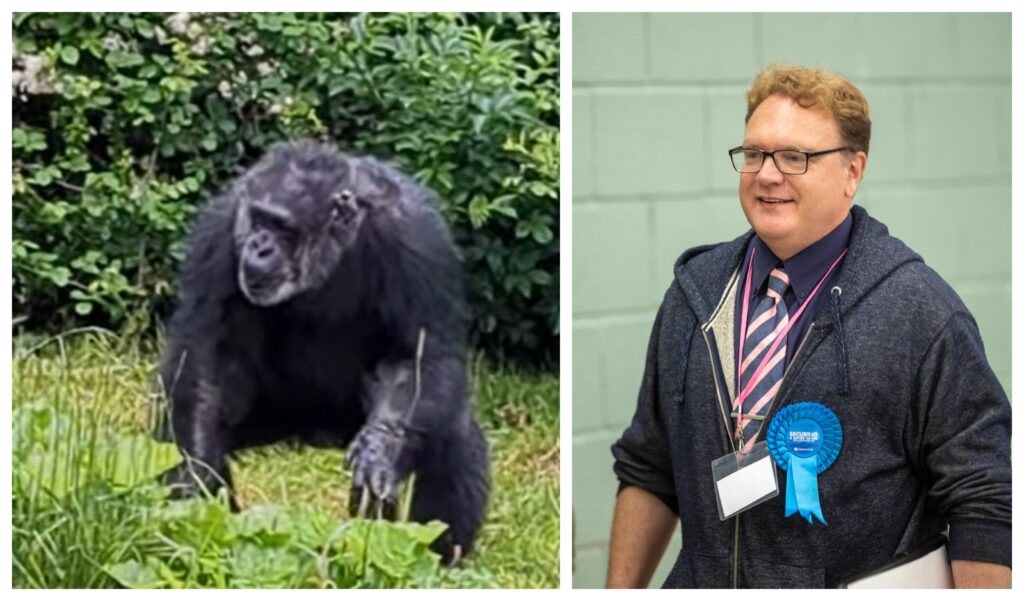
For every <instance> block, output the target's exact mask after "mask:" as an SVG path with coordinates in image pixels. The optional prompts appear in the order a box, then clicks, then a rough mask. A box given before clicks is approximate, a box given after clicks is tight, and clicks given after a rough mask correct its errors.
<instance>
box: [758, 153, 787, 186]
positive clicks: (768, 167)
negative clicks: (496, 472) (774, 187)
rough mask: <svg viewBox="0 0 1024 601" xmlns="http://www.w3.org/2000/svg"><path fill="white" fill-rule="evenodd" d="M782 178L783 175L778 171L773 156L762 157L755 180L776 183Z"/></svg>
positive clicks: (783, 177)
mask: <svg viewBox="0 0 1024 601" xmlns="http://www.w3.org/2000/svg"><path fill="white" fill-rule="evenodd" d="M783 179H785V175H784V174H783V173H782V172H781V171H779V168H778V166H777V165H776V164H775V160H774V158H773V157H769V156H766V157H764V164H763V165H761V170H760V171H758V172H757V181H758V182H759V183H763V184H769V183H771V184H777V183H779V182H781V181H782V180H783Z"/></svg>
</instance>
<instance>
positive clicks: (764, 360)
mask: <svg viewBox="0 0 1024 601" xmlns="http://www.w3.org/2000/svg"><path fill="white" fill-rule="evenodd" d="M756 250H757V249H756V248H751V249H750V262H749V263H748V264H747V280H746V286H745V287H744V289H743V314H742V315H741V321H740V353H739V357H737V358H736V387H737V388H740V389H741V390H742V392H741V393H740V394H739V395H738V396H737V397H736V400H735V401H733V402H732V409H733V411H735V412H737V413H736V414H737V418H736V427H737V428H739V429H740V430H742V429H743V423H744V422H743V411H742V410H741V408H742V407H743V402H744V401H746V400H747V397H748V396H750V392H751V391H752V390H753V388H754V386H753V385H754V383H756V382H757V381H758V380H759V378H760V377H761V372H763V371H764V370H765V366H766V365H768V361H769V360H770V359H771V357H772V356H773V355H774V354H775V350H776V349H778V348H779V344H781V343H782V341H783V340H785V339H786V335H788V334H789V330H790V329H792V327H793V326H794V325H796V323H797V322H798V321H799V320H800V317H801V316H802V315H803V313H804V309H806V308H807V306H808V305H810V304H811V299H813V298H814V296H815V295H816V294H818V289H819V288H821V285H822V284H824V283H825V280H827V279H828V276H829V275H831V274H832V272H833V271H834V270H835V268H836V265H839V261H841V260H842V259H843V257H845V256H846V251H847V249H845V248H844V249H843V252H841V253H839V256H838V257H837V258H836V260H835V261H833V262H832V266H831V267H829V268H828V271H826V272H825V275H823V276H821V279H820V280H818V285H817V286H815V287H814V290H813V291H811V294H810V296H808V297H807V298H806V299H804V302H802V303H800V307H799V308H798V309H797V310H796V314H795V315H793V319H790V320H789V323H787V324H786V327H785V328H783V329H782V332H780V333H779V335H778V336H776V338H775V342H773V343H772V345H771V347H770V348H769V349H768V352H767V353H765V354H764V356H763V357H761V362H760V363H759V364H758V365H757V369H756V370H755V371H754V373H753V375H751V376H750V381H749V382H747V386H746V388H743V387H742V385H741V384H742V378H743V343H744V342H745V341H746V339H747V308H748V306H749V305H750V278H751V274H752V273H753V271H754V251H756ZM780 302H785V301H780ZM769 401H771V399H770V398H766V399H762V400H761V401H758V403H757V404H756V405H755V406H753V407H751V408H750V411H749V412H747V414H748V415H756V414H757V412H758V411H760V410H761V408H762V407H763V406H764V405H765V404H766V403H768V402H769Z"/></svg>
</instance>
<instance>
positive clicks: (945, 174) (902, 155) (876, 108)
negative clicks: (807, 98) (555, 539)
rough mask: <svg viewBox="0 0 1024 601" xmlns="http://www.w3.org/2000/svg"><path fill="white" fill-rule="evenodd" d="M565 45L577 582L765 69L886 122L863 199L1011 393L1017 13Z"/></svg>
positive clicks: (837, 21) (631, 28)
mask: <svg viewBox="0 0 1024 601" xmlns="http://www.w3.org/2000/svg"><path fill="white" fill-rule="evenodd" d="M572 44H573V48H572V52H573V54H572V56H573V64H572V71H573V107H572V114H573V126H572V127H573V129H572V132H573V133H572V143H573V162H572V177H573V241H572V243H573V308H572V309H573V361H572V363H573V366H572V369H573V395H572V397H573V399H572V409H573V413H572V415H573V454H572V457H573V471H572V473H573V489H572V490H573V508H574V510H575V512H576V528H577V530H576V552H577V555H576V574H575V577H574V581H573V584H574V586H576V587H595V586H601V585H602V584H603V582H604V577H605V567H606V564H607V560H608V554H607V544H608V533H609V529H610V526H611V516H612V506H613V502H614V496H615V490H616V486H617V482H616V480H615V478H614V476H613V474H612V471H611V463H612V457H611V453H610V451H609V446H610V445H611V443H612V442H613V441H615V440H616V439H617V438H618V436H619V434H620V433H621V432H622V429H623V428H624V427H625V425H626V424H627V422H628V420H629V419H630V417H631V416H632V413H633V409H634V406H635V403H636V392H637V389H638V386H639V382H640V376H641V370H642V367H643V357H644V351H645V348H646V341H647V337H648V334H649V332H650V327H651V323H652V321H653V318H654V314H655V311H656V310H657V306H658V303H659V301H660V299H661V297H662V294H663V293H664V291H665V289H666V287H667V286H668V285H669V283H670V282H671V278H672V264H673V262H674V260H675V258H676V257H677V256H678V255H679V254H681V253H682V251H683V250H685V249H687V248H689V247H691V246H694V245H698V244H705V243H711V242H719V241H723V240H728V239H732V238H734V237H736V236H737V235H739V234H740V233H741V232H743V231H745V230H746V229H747V228H748V227H749V226H748V224H747V222H746V220H745V219H744V217H743V213H742V212H741V211H740V208H739V201H738V199H737V192H736V188H737V184H738V180H737V175H736V173H735V172H734V171H733V170H732V168H731V167H730V166H729V163H728V158H727V156H726V150H727V149H728V148H730V147H732V146H735V145H737V144H739V143H740V141H741V139H742V136H743V126H744V124H743V117H744V115H745V114H746V104H745V100H744V94H745V91H746V87H747V86H748V85H749V83H750V81H751V80H752V79H753V76H754V74H755V73H756V72H757V71H758V70H759V69H760V68H762V67H764V66H766V65H767V64H768V63H771V62H789V63H792V64H800V65H808V66H822V67H825V68H827V69H829V70H832V71H836V72H839V73H841V74H843V75H846V76H847V77H849V78H850V79H851V80H852V81H853V82H854V83H855V84H856V85H858V86H859V87H860V88H861V89H862V91H863V92H864V94H865V95H866V96H867V98H868V102H869V103H870V106H871V117H872V122H873V124H874V127H873V136H872V140H871V153H870V157H869V160H868V168H867V172H866V175H865V178H864V183H863V185H862V188H861V190H860V192H859V193H858V195H857V198H856V202H858V203H859V204H861V205H862V206H864V207H866V208H867V209H868V210H869V211H870V212H871V214H872V215H873V216H875V217H877V218H878V219H880V220H881V221H882V222H884V223H886V224H887V225H888V226H889V229H890V231H891V232H892V233H893V234H894V235H896V236H897V237H899V238H901V239H903V240H904V241H905V242H906V243H907V244H909V245H910V246H911V248H913V249H914V250H916V251H918V252H919V253H920V254H921V255H922V256H923V257H924V258H925V261H926V262H927V263H928V264H929V265H931V266H932V267H933V268H934V269H936V270H937V271H938V272H939V274H941V275H942V276H943V277H944V278H946V280H947V281H948V282H949V283H950V284H951V285H952V286H953V287H954V288H955V289H956V291H957V292H958V293H959V294H960V295H961V297H963V299H964V301H965V302H966V303H967V305H968V307H969V308H970V309H971V311H972V312H973V313H974V316H975V318H976V319H977V321H978V323H979V325H980V327H981V333H982V336H983V338H984V341H985V345H986V349H987V352H988V357H989V361H990V362H991V364H992V367H993V369H995V371H996V373H997V374H998V376H999V378H1000V380H1001V381H1002V383H1003V385H1004V386H1005V387H1006V389H1007V393H1008V394H1009V391H1010V15H1009V14H970V15H959V14H836V13H830V14H783V13H779V14H742V13H733V14H706V13H696V14H651V15H641V14H594V15H590V14H575V15H574V16H573V42H572ZM678 547H679V540H678V536H677V537H676V538H675V540H674V541H673V543H672V546H671V547H670V548H669V551H668V552H667V553H666V556H665V557H666V559H665V560H664V561H663V562H662V565H661V566H660V568H659V570H658V573H657V574H656V575H655V578H654V581H653V582H652V585H654V586H660V584H661V582H662V581H663V580H664V578H665V576H666V575H667V573H668V569H669V568H670V567H671V563H672V561H673V560H674V557H675V554H676V551H677V550H678Z"/></svg>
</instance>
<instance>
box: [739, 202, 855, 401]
mask: <svg viewBox="0 0 1024 601" xmlns="http://www.w3.org/2000/svg"><path fill="white" fill-rule="evenodd" d="M852 227H853V218H852V217H851V216H850V215H849V214H847V215H846V219H844V220H843V222H842V223H840V224H839V225H838V226H836V228H835V229H834V230H832V231H831V232H829V233H828V234H826V235H825V237H824V238H822V239H821V240H818V241H817V242H815V243H814V244H812V245H810V246H808V247H807V248H805V249H803V250H802V251H800V252H799V253H797V254H795V255H793V256H792V257H790V259H789V260H788V261H780V260H779V258H778V257H776V256H775V253H773V252H772V251H771V250H770V249H769V248H768V246H767V245H766V244H765V243H764V241H763V240H761V238H760V237H759V236H758V235H757V234H754V237H753V238H751V239H750V243H749V244H747V250H746V252H745V254H744V255H743V264H742V265H740V280H739V289H738V292H737V294H736V318H735V319H736V321H735V328H734V329H735V340H734V342H735V343H736V345H735V347H734V348H735V349H736V354H737V355H738V354H739V352H740V320H741V319H742V315H743V290H744V288H745V286H746V281H747V266H748V265H749V264H750V249H751V248H754V249H756V251H757V252H755V253H754V271H753V273H752V274H751V276H750V289H751V296H750V305H749V306H748V308H747V311H748V315H747V319H748V320H749V319H750V318H751V317H753V314H754V309H755V308H756V307H757V304H758V303H759V302H761V300H762V299H764V297H765V290H766V289H767V287H768V275H769V274H770V273H771V272H772V269H774V268H775V267H776V266H778V265H780V264H781V265H782V267H783V268H784V269H785V271H786V274H787V275H788V276H789V283H790V287H789V289H788V290H786V294H784V295H783V297H782V298H783V300H784V301H786V311H787V312H788V313H789V317H790V319H792V318H793V316H794V315H796V312H797V310H798V309H799V308H800V304H801V303H802V302H803V301H804V299H806V298H807V297H808V296H810V295H811V292H812V291H814V287H815V286H817V285H818V280H820V279H821V276H823V275H825V272H826V271H828V268H829V267H831V266H832V263H833V262H834V261H835V260H836V257H838V256H839V254H840V253H841V252H843V250H844V249H845V248H846V247H847V246H849V244H850V230H851V229H852ZM842 266H843V263H842V261H840V263H839V265H836V268H835V270H834V271H833V272H832V274H831V275H830V276H829V277H828V280H826V281H825V282H823V283H822V285H821V289H820V290H818V294H816V295H815V296H814V298H813V299H812V300H811V304H810V305H809V306H808V307H807V309H806V310H805V311H804V315H802V316H801V317H800V321H799V322H797V323H796V325H794V326H793V327H792V328H791V329H790V330H789V334H788V335H787V336H786V359H785V362H784V364H788V363H789V358H790V357H792V356H793V353H795V352H796V349H797V347H798V346H799V345H800V341H801V340H803V338H804V334H806V333H807V330H808V328H810V327H811V323H813V322H814V319H815V317H817V316H818V314H819V313H820V312H821V311H823V310H827V307H828V303H829V299H828V297H829V290H830V289H831V288H832V282H834V281H835V279H836V276H837V275H838V274H839V270H840V269H841V268H842ZM737 394H739V392H738V391H737Z"/></svg>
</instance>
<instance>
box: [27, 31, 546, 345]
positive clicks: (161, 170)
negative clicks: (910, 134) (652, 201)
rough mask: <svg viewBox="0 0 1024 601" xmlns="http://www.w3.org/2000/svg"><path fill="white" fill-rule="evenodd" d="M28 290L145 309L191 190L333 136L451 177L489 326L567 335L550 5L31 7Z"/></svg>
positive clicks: (478, 301)
mask: <svg viewBox="0 0 1024 601" xmlns="http://www.w3.org/2000/svg"><path fill="white" fill-rule="evenodd" d="M14 32H15V33H14V35H15V64H14V73H13V75H14V82H13V83H14V90H13V93H14V130H13V132H12V139H13V152H14V154H13V157H14V173H13V182H14V198H13V205H14V210H13V216H14V248H13V256H14V264H13V268H14V279H15V282H14V310H15V315H16V316H17V317H18V318H23V319H24V320H25V321H26V322H27V325H28V326H29V327H32V328H66V327H69V326H73V325H86V324H97V325H103V326H107V327H116V328H121V329H125V328H127V329H132V330H139V329H146V328H149V327H150V326H151V325H152V322H151V320H150V316H151V315H153V314H154V313H156V312H159V311H165V310H166V308H167V307H168V306H169V302H168V301H169V299H171V298H172V297H173V294H174V282H175V270H176V267H177V264H178V261H179V260H180V259H181V257H182V254H183V251H184V248H183V244H184V238H185V234H186V232H187V230H188V227H189V224H190V223H191V220H192V218H193V216H194V215H195V212H196V209H197V207H198V206H199V205H201V204H202V202H204V201H205V200H206V199H207V198H209V197H210V196H211V195H212V194H214V193H216V192H217V191H218V190H219V189H221V188H223V186H224V185H225V184H226V183H227V182H228V181H230V179H231V178H233V177H235V176H237V175H238V173H240V172H241V171H242V170H244V169H245V167H247V166H249V165H251V164H252V162H253V161H255V160H256V159H257V158H258V157H259V156H260V155H261V154H262V153H263V152H264V150H265V149H266V148H267V147H268V146H269V145H271V144H273V143H274V142H277V141H280V140H286V139H293V138H295V137H299V136H314V137H326V138H328V139H331V140H334V141H336V142H337V143H338V145H339V147H341V148H342V149H343V150H346V151H350V152H353V153H357V154H372V155H375V156H377V157H380V158H384V159H387V160H391V161H393V162H394V163H395V164H397V165H398V166H399V167H400V168H402V169H403V170H405V171H407V172H409V173H412V174H415V176H416V177H417V178H418V179H419V180H420V181H421V182H422V183H424V184H426V185H427V186H429V187H431V188H433V189H434V190H435V191H437V192H438V194H439V196H440V198H441V199H442V210H443V212H444V214H445V215H446V217H447V218H448V219H449V221H450V223H451V224H452V227H453V229H454V231H455V235H456V239H457V241H458V243H459V244H460V246H461V247H462V249H463V253H464V255H465V259H466V265H467V272H468V274H469V277H470V283H471V286H470V288H471V302H472V304H473V308H474V332H475V335H476V343H477V345H478V346H479V347H480V348H482V349H484V350H486V351H488V352H489V353H490V354H491V355H492V356H496V357H499V358H513V359H524V358H525V359H527V360H529V361H530V362H537V361H538V360H539V361H540V362H542V363H551V362H555V361H557V353H558V344H557V336H558V311H559V305H558V288H559V283H558V244H559V241H558V196H559V189H558V167H559V154H558V143H559V133H558V118H559V105H558V92H559V88H558V68H559V67H558V58H559V57H558V39H559V23H558V17H557V15H556V14H552V15H536V14H509V13H496V14H484V15H464V14H429V15H422V14H419V15H414V14H375V15H351V14H333V15H315V14H303V15H294V14H237V15H232V14H188V13H179V14H177V15H172V16H170V17H168V16H167V15H160V14H133V15H127V14H105V13H81V14H67V13H65V14H18V15H15V17H14Z"/></svg>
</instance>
